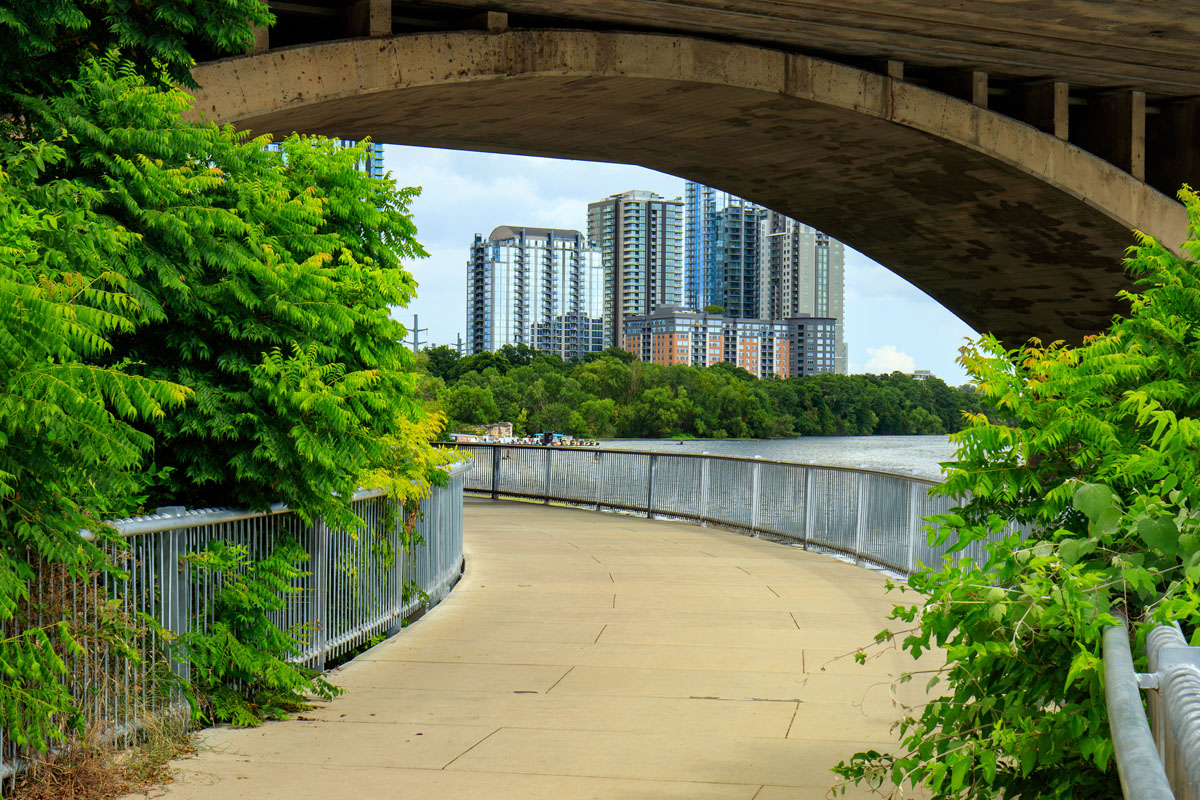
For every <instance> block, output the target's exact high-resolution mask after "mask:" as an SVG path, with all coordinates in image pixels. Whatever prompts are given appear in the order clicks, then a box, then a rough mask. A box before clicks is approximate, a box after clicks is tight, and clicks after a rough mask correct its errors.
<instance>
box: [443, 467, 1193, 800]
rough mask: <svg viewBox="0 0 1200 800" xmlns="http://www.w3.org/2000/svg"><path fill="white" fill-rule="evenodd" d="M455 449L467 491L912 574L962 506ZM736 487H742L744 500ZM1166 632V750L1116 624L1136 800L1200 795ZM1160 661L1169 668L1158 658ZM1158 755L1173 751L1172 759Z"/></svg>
mask: <svg viewBox="0 0 1200 800" xmlns="http://www.w3.org/2000/svg"><path fill="white" fill-rule="evenodd" d="M447 446H450V447H458V449H460V450H469V451H471V452H472V453H474V454H475V455H476V462H475V468H474V469H473V470H472V472H470V473H468V478H467V484H466V490H467V491H470V492H474V493H480V494H484V495H487V496H490V497H492V498H500V497H511V498H517V499H522V500H539V501H542V502H545V503H550V502H556V503H565V504H568V505H577V506H584V507H588V508H595V509H596V510H610V511H624V512H633V513H638V514H645V515H646V516H647V517H656V516H657V517H666V518H670V519H679V520H687V521H692V522H696V523H698V524H701V525H706V524H715V525H721V526H723V527H728V528H733V529H739V530H743V531H746V532H749V533H752V534H755V535H767V536H772V537H778V538H780V539H782V540H784V541H789V542H792V543H795V544H796V545H798V546H800V547H804V548H806V549H807V548H812V549H818V550H822V551H825V552H833V553H838V554H842V555H845V556H848V557H850V558H853V559H854V561H855V563H858V564H871V565H876V566H880V567H884V568H885V569H888V570H891V571H893V572H895V573H898V574H900V575H903V576H907V575H911V574H912V573H913V572H915V571H916V570H917V569H919V568H920V566H921V565H922V564H929V565H933V564H936V563H937V562H938V561H939V560H940V558H941V556H942V555H943V554H945V553H946V552H947V551H948V548H949V547H950V546H951V544H952V542H946V543H944V544H942V545H940V546H938V547H934V546H932V545H930V544H928V542H927V540H926V538H925V537H924V536H922V535H921V531H922V530H923V528H924V524H923V523H924V518H925V517H929V516H931V515H933V514H938V513H946V512H948V511H949V510H950V507H951V505H954V504H956V502H955V501H953V500H951V499H950V498H944V497H931V496H930V489H931V487H932V486H934V485H936V482H935V481H931V480H928V479H925V478H918V477H914V476H909V475H900V474H895V473H888V472H882V471H879V470H867V469H854V468H850V467H835V466H817V465H812V464H797V463H791V462H783V461H767V460H764V459H760V458H753V459H749V458H737V457H733V456H714V455H707V454H695V453H671V452H657V451H639V450H595V449H590V448H572V447H544V446H539V445H517V444H490V443H462V444H450V445H447ZM610 462H611V463H613V464H614V465H615V466H614V467H613V468H611V469H610V468H607V466H606V465H607V464H608V463H610ZM718 473H720V474H718ZM722 482H723V483H724V484H725V486H724V488H723V489H722V486H721V484H722ZM731 486H732V487H733V488H734V490H735V491H736V497H735V498H733V499H732V500H731V499H730V496H729V495H730V492H729V489H730V487H731ZM723 491H724V494H725V495H726V496H725V498H724V501H722V499H721V497H720V495H721V494H722V492H723ZM781 510H782V513H780V512H781ZM959 557H967V558H973V559H975V560H976V561H980V560H981V557H982V545H981V543H979V542H972V543H970V544H969V545H968V546H967V547H965V548H964V549H963V550H962V552H961V553H960V554H959ZM1154 636H1155V635H1154V634H1153V633H1152V638H1151V640H1150V641H1151V642H1153V641H1154ZM1158 637H1159V638H1160V639H1161V641H1162V642H1167V643H1169V646H1168V645H1167V644H1162V645H1159V646H1157V649H1155V648H1151V654H1150V658H1151V671H1152V673H1155V672H1156V671H1157V674H1158V675H1159V677H1157V678H1155V676H1154V675H1151V676H1145V680H1150V679H1152V678H1153V679H1154V680H1155V683H1154V685H1155V686H1159V685H1160V684H1161V690H1158V691H1155V692H1154V695H1153V697H1152V699H1156V698H1158V695H1159V694H1160V692H1161V695H1162V697H1161V702H1160V703H1159V705H1160V706H1161V707H1162V708H1163V709H1164V711H1163V713H1162V715H1161V719H1162V720H1163V721H1162V722H1156V724H1155V735H1156V736H1157V737H1158V742H1159V745H1158V749H1157V750H1156V748H1155V745H1154V739H1153V738H1152V737H1151V733H1150V726H1149V725H1148V724H1147V721H1146V712H1145V709H1144V708H1143V706H1142V700H1141V697H1140V696H1139V695H1138V686H1139V679H1138V676H1137V675H1136V674H1135V673H1134V671H1133V662H1132V658H1131V656H1130V655H1129V641H1128V633H1127V631H1126V628H1125V627H1124V626H1117V627H1114V628H1112V629H1110V630H1108V631H1106V632H1105V633H1104V643H1103V647H1104V663H1105V675H1106V683H1107V685H1108V686H1109V690H1108V692H1107V695H1106V702H1107V703H1108V704H1109V709H1110V712H1109V713H1110V724H1111V726H1112V733H1113V741H1114V747H1115V749H1116V760H1117V764H1118V769H1119V771H1120V773H1121V780H1122V787H1123V791H1124V792H1125V796H1126V798H1128V799H1129V800H1168V799H1169V798H1176V797H1177V798H1178V800H1200V790H1198V789H1197V787H1198V786H1200V656H1197V655H1192V656H1191V658H1193V661H1192V662H1190V663H1187V664H1183V665H1180V664H1178V663H1175V662H1178V661H1179V660H1180V657H1181V656H1180V649H1179V643H1180V641H1181V640H1182V636H1181V635H1179V634H1178V632H1176V634H1175V636H1174V637H1170V636H1166V634H1158ZM1164 637H1165V638H1164ZM1191 650H1192V652H1193V654H1195V653H1200V649H1191ZM1156 653H1159V654H1162V655H1158V656H1156ZM1155 658H1159V659H1160V660H1163V664H1164V666H1161V667H1159V666H1156V662H1155ZM1168 660H1170V661H1171V663H1170V664H1167V661H1168ZM1156 702H1157V701H1156ZM1152 707H1153V705H1152ZM1147 743H1149V744H1147ZM1158 753H1164V754H1165V755H1164V759H1163V760H1162V761H1160V758H1159V755H1158ZM1164 762H1165V763H1166V764H1167V769H1166V770H1165V771H1164V767H1163V763H1164ZM1168 776H1170V782H1168ZM1172 786H1173V787H1174V792H1175V794H1173V793H1172V788H1171V787H1172Z"/></svg>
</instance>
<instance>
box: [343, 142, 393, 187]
mask: <svg viewBox="0 0 1200 800" xmlns="http://www.w3.org/2000/svg"><path fill="white" fill-rule="evenodd" d="M341 144H342V146H343V147H350V146H353V145H355V144H357V142H354V141H351V140H342V141H341ZM359 169H361V170H363V171H364V172H366V173H367V174H368V175H370V176H371V177H372V178H381V179H382V178H383V176H384V175H385V174H387V170H385V169H384V168H383V142H368V143H367V159H366V162H365V163H361V164H359Z"/></svg>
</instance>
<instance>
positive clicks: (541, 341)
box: [466, 225, 605, 359]
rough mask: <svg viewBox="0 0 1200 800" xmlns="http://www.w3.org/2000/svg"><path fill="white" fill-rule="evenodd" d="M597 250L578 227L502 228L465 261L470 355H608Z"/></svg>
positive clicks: (477, 240) (475, 245)
mask: <svg viewBox="0 0 1200 800" xmlns="http://www.w3.org/2000/svg"><path fill="white" fill-rule="evenodd" d="M603 275H604V270H603V267H602V265H601V260H600V252H599V250H597V249H595V248H594V247H591V246H590V245H589V244H588V242H587V240H586V239H585V238H584V236H583V234H581V233H580V232H579V231H573V230H553V229H550V228H521V227H518V226H515V225H502V226H500V227H498V228H496V229H495V230H493V231H492V232H491V234H490V235H489V236H488V237H487V238H486V239H485V238H484V237H483V236H482V235H480V234H476V235H475V241H474V243H473V244H472V245H471V257H470V260H469V261H468V262H467V341H466V354H467V355H474V354H475V353H481V352H483V351H485V350H490V351H494V350H496V349H498V348H500V347H503V346H504V345H506V344H513V345H516V344H524V345H528V346H529V347H532V348H534V349H536V350H541V351H543V352H546V353H556V354H558V355H559V356H560V357H562V358H563V359H572V358H579V357H580V356H582V355H583V354H584V353H588V352H592V351H596V350H603V349H604V347H605V340H604V322H603V314H604V311H603V309H604V289H603Z"/></svg>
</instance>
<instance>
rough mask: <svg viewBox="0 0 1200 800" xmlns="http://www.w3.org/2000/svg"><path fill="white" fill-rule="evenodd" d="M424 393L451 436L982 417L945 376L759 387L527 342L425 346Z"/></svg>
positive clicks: (809, 431) (926, 423)
mask: <svg viewBox="0 0 1200 800" xmlns="http://www.w3.org/2000/svg"><path fill="white" fill-rule="evenodd" d="M418 365H419V367H420V368H421V369H422V370H423V372H424V376H423V380H422V386H421V394H422V397H423V399H424V401H425V403H426V404H427V405H428V406H429V407H430V408H431V409H433V410H438V411H442V412H444V413H445V414H446V416H447V417H448V418H449V420H450V429H451V430H454V429H455V427H456V426H459V427H461V426H464V425H466V426H469V425H479V424H487V423H492V422H499V421H501V420H504V421H511V422H512V423H513V426H514V433H516V434H517V435H522V434H526V433H535V432H539V431H556V432H560V433H568V434H571V435H573V436H576V437H594V438H613V437H616V438H672V437H681V436H682V437H699V438H715V439H720V438H780V437H787V436H800V435H803V436H856V435H867V434H937V433H951V432H954V431H957V430H960V429H961V428H962V427H963V424H964V423H963V412H965V411H970V412H975V413H978V412H980V411H981V410H982V408H981V401H980V398H979V396H978V395H977V394H976V393H975V392H974V391H973V390H972V389H971V388H970V387H959V388H955V387H951V386H947V385H946V384H945V383H944V382H943V381H941V380H939V379H937V378H928V379H926V380H920V381H918V380H914V379H913V378H911V377H909V376H908V375H905V374H903V373H900V372H893V373H892V374H890V375H813V376H809V377H803V378H788V379H786V380H783V379H776V378H768V379H765V380H759V379H757V378H755V377H754V376H753V375H751V374H750V373H749V372H747V371H746V370H744V369H741V368H740V367H736V366H734V365H732V364H716V365H714V366H712V367H692V366H685V365H675V366H669V367H667V366H662V365H659V364H651V363H646V362H643V361H636V360H634V357H633V355H632V354H630V353H627V352H625V351H623V350H619V349H615V348H612V349H609V350H605V351H604V352H601V353H592V354H589V355H588V357H586V358H585V359H584V360H582V361H578V362H564V361H563V360H562V359H561V358H559V357H558V356H555V355H550V354H547V353H542V352H539V351H537V350H533V349H532V348H529V347H527V346H525V345H519V346H513V345H505V346H504V347H502V348H500V349H499V350H498V351H496V352H494V353H490V352H488V353H479V354H477V355H473V356H466V357H459V355H458V353H457V352H456V351H455V350H454V348H451V347H447V346H444V345H443V346H440V347H434V348H427V349H425V350H424V351H422V353H421V354H420V357H419V358H418Z"/></svg>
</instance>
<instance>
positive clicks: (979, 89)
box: [944, 69, 988, 108]
mask: <svg viewBox="0 0 1200 800" xmlns="http://www.w3.org/2000/svg"><path fill="white" fill-rule="evenodd" d="M944 87H945V89H946V94H950V95H953V96H955V97H957V98H959V99H960V100H966V101H967V102H968V103H970V104H971V105H976V106H979V107H980V108H987V107H988V74H987V73H986V72H980V71H979V70H976V69H966V70H960V71H955V72H951V73H950V74H949V75H948V76H947V77H946V79H945V81H944Z"/></svg>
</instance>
